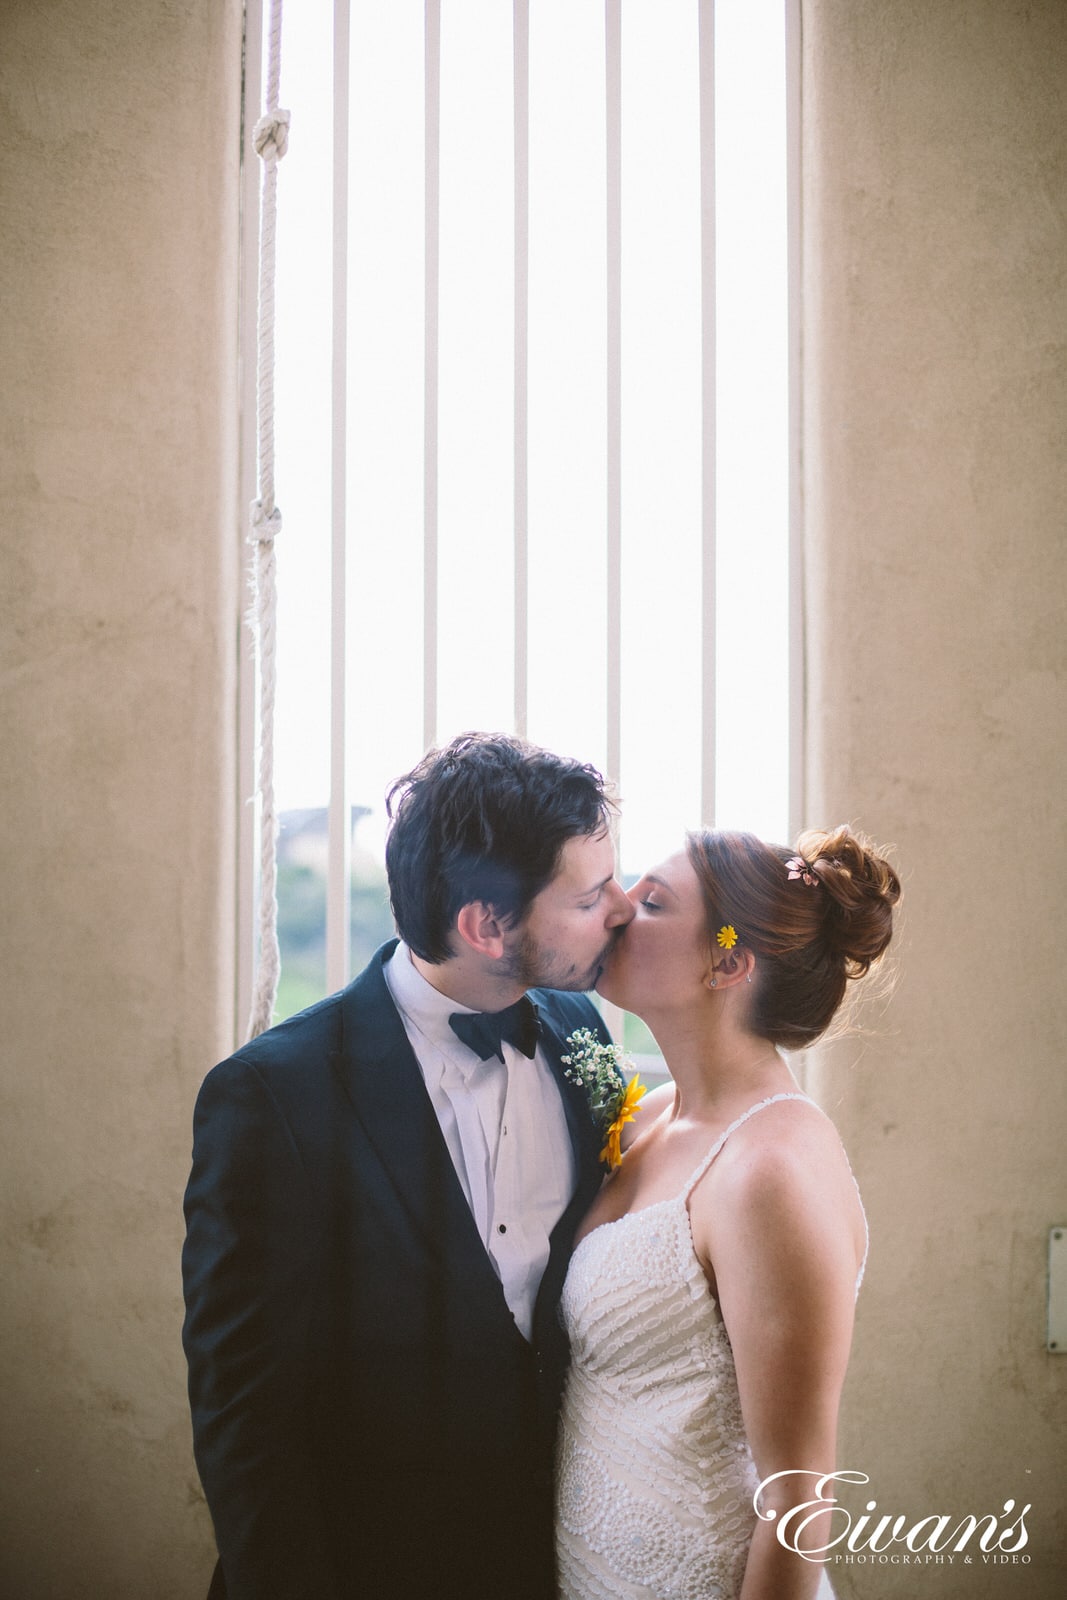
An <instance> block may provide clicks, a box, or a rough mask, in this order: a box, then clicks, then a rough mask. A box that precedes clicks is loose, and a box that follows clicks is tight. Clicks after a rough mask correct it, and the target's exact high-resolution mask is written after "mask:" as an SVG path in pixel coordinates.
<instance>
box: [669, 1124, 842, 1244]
mask: <svg viewBox="0 0 1067 1600" xmlns="http://www.w3.org/2000/svg"><path fill="white" fill-rule="evenodd" d="M708 1176H709V1178H710V1180H711V1181H710V1182H709V1183H705V1184H701V1185H699V1186H698V1188H697V1190H696V1192H695V1194H694V1197H693V1205H694V1207H695V1208H696V1211H697V1214H698V1215H700V1216H702V1217H703V1218H704V1219H706V1223H707V1226H708V1228H709V1229H710V1230H711V1232H712V1233H714V1234H715V1235H717V1236H718V1237H719V1238H720V1239H721V1238H722V1237H723V1236H724V1234H725V1232H726V1231H727V1230H728V1229H729V1228H734V1227H736V1226H737V1225H738V1224H739V1223H744V1224H745V1225H747V1226H746V1231H747V1227H751V1228H752V1229H753V1230H754V1231H755V1232H756V1233H758V1234H763V1235H770V1234H771V1233H772V1231H773V1234H774V1235H775V1236H776V1237H778V1238H779V1239H780V1240H782V1241H783V1242H784V1241H787V1240H789V1239H793V1240H799V1239H801V1238H807V1237H809V1236H810V1235H811V1234H812V1233H813V1232H820V1233H822V1232H824V1231H825V1230H826V1229H827V1228H830V1229H831V1230H833V1231H835V1232H836V1231H837V1229H841V1230H843V1232H844V1234H845V1235H847V1236H849V1237H851V1238H852V1239H853V1240H854V1241H855V1242H856V1244H857V1247H858V1248H860V1249H862V1243H863V1235H864V1232H865V1224H864V1221H863V1211H862V1206H861V1203H860V1199H859V1195H858V1191H857V1188H856V1183H855V1180H854V1178H853V1176H852V1170H851V1168H850V1166H849V1162H848V1157H847V1156H846V1154H845V1150H844V1147H843V1145H842V1143H841V1139H840V1136H839V1134H838V1132H837V1129H836V1128H835V1126H834V1124H833V1122H832V1121H831V1120H830V1118H829V1117H828V1116H826V1115H825V1113H824V1112H822V1111H820V1109H819V1108H818V1107H817V1106H816V1105H814V1104H813V1103H811V1102H810V1101H806V1100H781V1101H779V1102H777V1103H776V1104H772V1105H767V1106H765V1107H764V1108H763V1109H762V1110H761V1111H760V1112H759V1113H758V1114H757V1115H756V1116H753V1117H750V1118H749V1119H748V1120H747V1121H746V1122H744V1123H742V1125H741V1126H740V1127H738V1128H736V1129H735V1130H734V1132H733V1133H732V1134H731V1136H730V1138H729V1139H728V1140H727V1141H726V1144H725V1145H724V1146H723V1149H722V1152H721V1154H720V1155H719V1157H718V1159H717V1160H716V1161H715V1162H714V1163H713V1166H712V1168H711V1171H710V1172H709V1174H708Z"/></svg>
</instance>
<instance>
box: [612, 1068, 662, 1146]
mask: <svg viewBox="0 0 1067 1600" xmlns="http://www.w3.org/2000/svg"><path fill="white" fill-rule="evenodd" d="M673 1105H674V1084H673V1083H661V1084H660V1085H659V1086H658V1087H657V1088H655V1089H649V1091H648V1093H647V1094H645V1095H644V1096H642V1099H641V1103H640V1105H639V1106H638V1108H637V1111H636V1113H635V1115H634V1120H633V1121H632V1122H628V1123H627V1124H626V1125H625V1127H624V1128H623V1130H622V1148H623V1149H624V1150H628V1149H629V1148H630V1146H631V1145H632V1144H633V1142H634V1140H635V1139H636V1138H637V1136H638V1135H639V1134H642V1133H644V1132H645V1130H646V1129H648V1128H650V1127H651V1126H652V1124H653V1123H654V1122H655V1120H656V1118H657V1117H659V1116H662V1114H663V1112H664V1111H668V1110H669V1109H670V1108H671V1106H673Z"/></svg>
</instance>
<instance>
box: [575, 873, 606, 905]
mask: <svg viewBox="0 0 1067 1600" xmlns="http://www.w3.org/2000/svg"><path fill="white" fill-rule="evenodd" d="M614 876H615V874H614V873H613V872H609V873H608V875H607V877H606V878H601V880H600V882H599V883H594V885H593V887H592V888H591V889H579V890H578V893H577V894H576V895H575V897H574V898H575V899H576V900H584V899H585V898H586V896H587V895H590V894H599V893H600V891H601V889H606V888H607V886H608V884H609V883H610V882H611V880H612V878H613V877H614Z"/></svg>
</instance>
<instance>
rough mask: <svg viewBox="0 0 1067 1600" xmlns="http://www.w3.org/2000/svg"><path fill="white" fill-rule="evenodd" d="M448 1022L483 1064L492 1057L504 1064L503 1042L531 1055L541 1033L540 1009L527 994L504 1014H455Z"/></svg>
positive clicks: (497, 1012) (473, 1012) (495, 1012)
mask: <svg viewBox="0 0 1067 1600" xmlns="http://www.w3.org/2000/svg"><path fill="white" fill-rule="evenodd" d="M448 1021H449V1026H450V1027H451V1029H452V1032H453V1033H454V1034H455V1035H456V1037H457V1038H458V1039H462V1040H463V1043H464V1044H465V1045H468V1046H469V1047H470V1049H472V1050H473V1051H474V1053H475V1055H476V1056H480V1057H481V1059H482V1060H483V1061H488V1060H489V1057H490V1056H499V1057H500V1060H501V1061H503V1060H504V1048H503V1045H504V1041H506V1042H507V1043H508V1044H513V1045H514V1046H515V1048H516V1050H521V1051H522V1053H523V1055H524V1056H532V1055H533V1053H534V1051H535V1050H536V1049H537V1039H538V1035H539V1034H540V1032H541V1024H540V1023H539V1022H538V1020H537V1007H536V1006H535V1005H534V1003H533V1001H532V1000H531V999H530V997H529V995H525V994H524V995H523V997H522V999H521V1000H516V1002H515V1004H514V1005H513V1006H508V1008H507V1009H506V1010H505V1011H453V1013H452V1015H451V1016H450V1017H449V1019H448Z"/></svg>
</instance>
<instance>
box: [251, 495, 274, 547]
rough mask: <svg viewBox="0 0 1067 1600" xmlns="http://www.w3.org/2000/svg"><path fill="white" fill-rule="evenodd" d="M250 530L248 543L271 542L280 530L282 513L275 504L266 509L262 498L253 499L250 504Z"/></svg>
mask: <svg viewBox="0 0 1067 1600" xmlns="http://www.w3.org/2000/svg"><path fill="white" fill-rule="evenodd" d="M251 514H252V532H251V533H250V534H249V536H248V542H249V544H273V543H274V541H275V539H276V538H277V537H278V535H279V533H281V531H282V514H281V512H280V511H279V509H278V507H277V506H274V507H272V509H271V510H270V511H267V510H266V508H265V507H264V505H263V502H262V500H253V501H252V506H251Z"/></svg>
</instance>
